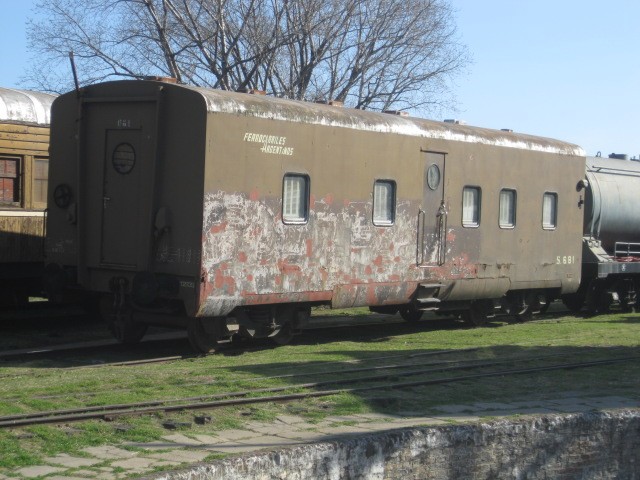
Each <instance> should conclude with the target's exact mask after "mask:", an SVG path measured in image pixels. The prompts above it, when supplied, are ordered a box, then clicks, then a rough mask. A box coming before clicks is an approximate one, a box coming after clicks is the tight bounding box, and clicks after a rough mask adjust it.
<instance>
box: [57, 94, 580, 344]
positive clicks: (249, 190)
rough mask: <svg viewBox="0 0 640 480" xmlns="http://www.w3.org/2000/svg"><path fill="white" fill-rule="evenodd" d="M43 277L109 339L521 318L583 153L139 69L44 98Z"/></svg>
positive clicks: (545, 294)
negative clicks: (191, 83) (396, 315)
mask: <svg viewBox="0 0 640 480" xmlns="http://www.w3.org/2000/svg"><path fill="white" fill-rule="evenodd" d="M52 115H53V126H52V138H51V170H50V175H49V205H50V207H49V214H48V218H47V233H48V239H47V255H48V260H49V261H50V262H51V263H50V264H49V265H48V266H47V284H48V286H49V288H50V290H52V291H55V292H62V291H64V290H65V289H69V288H81V289H83V290H85V291H88V292H95V293H97V294H99V295H101V296H102V297H103V301H102V304H103V310H104V311H105V314H106V316H107V317H108V318H109V319H110V324H111V327H112V329H113V331H114V333H115V334H116V336H117V337H118V338H119V339H120V340H122V341H125V342H131V341H136V340H138V339H139V338H140V337H141V336H142V335H143V334H144V329H145V325H146V324H148V323H153V322H158V323H159V322H163V323H173V324H179V325H183V326H186V327H187V329H188V331H189V337H190V339H191V342H192V344H193V345H194V347H195V348H197V349H199V350H204V351H207V350H209V349H212V348H215V345H216V342H217V341H219V340H220V339H222V338H228V337H229V336H231V335H234V336H235V338H240V337H243V336H244V337H267V336H270V337H272V338H273V339H274V340H275V341H276V342H286V341H288V340H289V339H290V338H291V335H292V334H293V332H294V331H296V330H297V329H298V328H299V327H300V326H301V325H302V324H304V321H305V319H306V317H307V315H308V312H309V308H310V306H312V305H318V304H327V305H331V306H332V307H335V308H341V307H354V306H369V307H370V308H372V309H373V310H377V311H384V312H390V313H391V312H397V311H400V312H401V314H402V315H403V316H404V317H405V318H406V319H408V320H415V319H418V318H419V317H420V315H421V313H422V312H423V311H424V310H438V311H451V312H456V313H459V314H463V315H465V317H466V318H468V319H469V320H470V321H472V322H474V323H482V322H483V321H484V320H485V319H486V318H487V316H489V315H491V314H492V313H493V311H494V309H495V308H496V307H497V306H500V307H502V308H504V309H506V310H507V311H510V312H512V313H514V314H520V315H526V314H527V313H528V312H530V311H532V310H536V309H540V308H544V305H545V304H546V303H547V302H548V301H549V299H551V298H555V297H559V296H561V295H566V294H571V293H574V292H576V290H577V289H578V286H579V281H580V262H581V258H580V248H581V247H580V246H581V229H582V217H583V210H582V203H581V202H580V198H581V195H582V193H581V192H579V191H578V188H576V186H577V185H578V184H579V182H580V180H582V179H583V177H584V162H585V157H584V153H583V151H582V150H581V149H580V148H579V147H577V146H575V145H572V144H569V143H565V142H560V141H556V140H550V139H546V138H540V137H534V136H529V135H521V134H516V133H513V132H508V131H498V130H489V129H483V128H476V127H471V126H466V125H459V124H451V123H444V122H433V121H427V120H421V119H415V118H409V117H405V116H401V115H393V114H388V113H374V112H369V111H361V110H353V109H347V108H340V107H337V106H332V105H326V104H314V103H306V102H297V101H289V100H282V99H277V98H272V97H267V96H263V95H252V94H247V93H234V92H226V91H219V90H208V89H201V88H193V87H186V86H181V85H176V84H171V83H163V82H157V81H122V82H109V83H104V84H98V85H93V86H90V87H87V88H84V89H82V90H80V91H79V92H71V93H69V94H66V95H63V96H61V97H59V98H58V99H57V100H56V101H55V103H54V105H53V113H52Z"/></svg>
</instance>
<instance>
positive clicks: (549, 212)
mask: <svg viewBox="0 0 640 480" xmlns="http://www.w3.org/2000/svg"><path fill="white" fill-rule="evenodd" d="M557 225H558V194H557V193H551V192H547V193H545V194H544V196H543V197H542V228H544V229H545V230H554V229H555V228H556V226H557Z"/></svg>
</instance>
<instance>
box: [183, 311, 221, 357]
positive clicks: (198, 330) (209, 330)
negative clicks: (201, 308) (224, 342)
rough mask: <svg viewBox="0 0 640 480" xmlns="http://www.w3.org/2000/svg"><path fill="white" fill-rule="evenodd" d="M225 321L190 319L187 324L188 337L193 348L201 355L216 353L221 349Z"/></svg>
mask: <svg viewBox="0 0 640 480" xmlns="http://www.w3.org/2000/svg"><path fill="white" fill-rule="evenodd" d="M223 327H224V319H221V318H190V319H189V322H188V323H187V336H188V337H189V343H190V344H191V347H192V348H193V349H194V350H195V351H197V352H199V353H211V352H215V351H216V350H217V349H218V347H219V341H220V340H221V339H222V338H223V337H224V336H225V335H222V330H223Z"/></svg>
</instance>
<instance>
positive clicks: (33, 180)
mask: <svg viewBox="0 0 640 480" xmlns="http://www.w3.org/2000/svg"><path fill="white" fill-rule="evenodd" d="M38 161H46V164H47V167H46V176H45V177H44V178H36V164H37V163H38ZM36 181H44V191H43V193H44V200H43V201H38V200H36ZM48 187H49V157H46V156H34V157H33V168H32V175H31V198H32V201H31V204H32V206H33V208H34V209H45V208H47V198H48Z"/></svg>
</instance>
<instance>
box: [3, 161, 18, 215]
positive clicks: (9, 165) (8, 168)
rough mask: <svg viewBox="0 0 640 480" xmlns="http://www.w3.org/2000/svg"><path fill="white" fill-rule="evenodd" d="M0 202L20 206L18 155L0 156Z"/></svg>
mask: <svg viewBox="0 0 640 480" xmlns="http://www.w3.org/2000/svg"><path fill="white" fill-rule="evenodd" d="M0 204H2V205H12V206H16V207H18V206H20V158H19V157H0Z"/></svg>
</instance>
